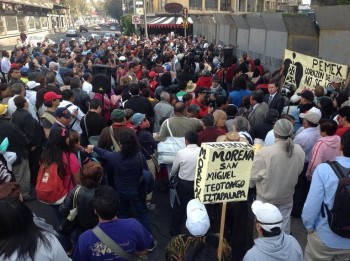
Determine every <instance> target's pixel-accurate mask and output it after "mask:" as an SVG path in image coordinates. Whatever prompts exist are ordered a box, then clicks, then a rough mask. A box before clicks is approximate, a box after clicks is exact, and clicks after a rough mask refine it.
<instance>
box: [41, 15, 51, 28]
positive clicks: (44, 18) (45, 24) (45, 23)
mask: <svg viewBox="0 0 350 261" xmlns="http://www.w3.org/2000/svg"><path fill="white" fill-rule="evenodd" d="M40 22H41V27H49V23H48V20H47V17H40Z"/></svg>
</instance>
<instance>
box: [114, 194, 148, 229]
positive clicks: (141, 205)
mask: <svg viewBox="0 0 350 261" xmlns="http://www.w3.org/2000/svg"><path fill="white" fill-rule="evenodd" d="M119 200H120V206H119V217H120V218H128V217H129V215H128V214H129V210H130V203H131V204H133V206H134V207H135V209H136V212H137V219H138V220H139V222H140V223H141V224H142V225H143V226H144V227H145V228H146V229H147V230H148V231H149V232H150V233H151V234H152V230H151V225H150V222H149V219H148V213H147V212H148V209H147V205H146V198H145V197H143V196H141V195H140V194H139V193H137V194H126V193H120V192H119Z"/></svg>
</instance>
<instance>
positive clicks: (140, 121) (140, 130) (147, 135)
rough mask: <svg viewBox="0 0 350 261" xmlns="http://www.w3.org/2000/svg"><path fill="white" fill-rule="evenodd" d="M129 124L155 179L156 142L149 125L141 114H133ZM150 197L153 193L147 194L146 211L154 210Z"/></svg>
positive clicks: (156, 166) (156, 164)
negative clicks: (131, 125)
mask: <svg viewBox="0 0 350 261" xmlns="http://www.w3.org/2000/svg"><path fill="white" fill-rule="evenodd" d="M131 122H132V124H133V126H134V128H135V130H136V134H137V137H138V139H139V143H140V148H141V152H142V154H143V156H144V157H145V158H146V160H147V166H148V169H149V170H150V172H151V173H152V175H153V177H154V179H155V177H156V172H157V168H158V162H157V160H156V157H155V155H154V153H155V150H156V149H157V142H156V141H155V140H154V138H153V135H152V134H151V132H149V130H148V129H149V127H150V123H149V121H148V120H147V118H146V115H145V114H142V113H135V114H134V115H133V116H132V118H131ZM152 195H153V193H152V192H151V193H149V194H147V197H146V201H147V208H148V210H153V209H154V208H155V205H154V204H152V203H151V200H152Z"/></svg>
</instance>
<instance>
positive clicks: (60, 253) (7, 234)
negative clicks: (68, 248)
mask: <svg viewBox="0 0 350 261" xmlns="http://www.w3.org/2000/svg"><path fill="white" fill-rule="evenodd" d="M10 185H11V184H10ZM10 185H8V184H6V186H10ZM2 186H4V185H2ZM6 190H7V192H8V193H6V194H8V195H7V196H5V195H4V193H2V195H1V196H0V260H3V261H11V260H17V261H27V260H60V261H65V260H67V261H68V260H70V259H69V258H68V256H67V255H66V253H65V251H64V250H63V248H62V246H61V245H60V243H59V241H58V240H57V238H56V237H55V236H54V235H53V234H52V233H50V232H48V230H47V229H43V228H40V227H38V226H37V225H36V224H35V223H34V220H35V218H34V219H33V213H32V212H31V210H30V209H29V208H28V207H27V206H26V205H25V204H24V203H23V202H22V201H21V200H20V196H19V186H18V189H17V193H16V191H15V190H16V186H15V184H14V186H11V187H9V188H8V189H6Z"/></svg>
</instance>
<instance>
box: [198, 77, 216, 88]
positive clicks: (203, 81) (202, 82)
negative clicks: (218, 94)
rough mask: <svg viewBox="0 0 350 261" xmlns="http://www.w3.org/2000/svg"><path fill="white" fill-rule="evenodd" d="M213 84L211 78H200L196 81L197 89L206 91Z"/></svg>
mask: <svg viewBox="0 0 350 261" xmlns="http://www.w3.org/2000/svg"><path fill="white" fill-rule="evenodd" d="M212 82H213V77H211V76H201V77H200V78H199V79H198V81H197V87H196V88H199V87H204V88H206V89H209V88H210V86H211V84H212Z"/></svg>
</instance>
